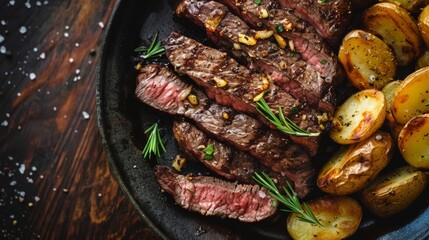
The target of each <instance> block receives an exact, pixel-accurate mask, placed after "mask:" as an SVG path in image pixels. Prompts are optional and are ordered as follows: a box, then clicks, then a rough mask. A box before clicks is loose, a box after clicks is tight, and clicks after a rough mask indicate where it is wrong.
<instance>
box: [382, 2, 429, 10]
mask: <svg viewBox="0 0 429 240" xmlns="http://www.w3.org/2000/svg"><path fill="white" fill-rule="evenodd" d="M381 2H390V3H393V4H396V5H399V6H400V7H401V8H403V9H405V10H407V11H408V12H411V13H415V12H418V11H420V8H421V7H423V6H425V5H426V4H427V0H382V1H381Z"/></svg>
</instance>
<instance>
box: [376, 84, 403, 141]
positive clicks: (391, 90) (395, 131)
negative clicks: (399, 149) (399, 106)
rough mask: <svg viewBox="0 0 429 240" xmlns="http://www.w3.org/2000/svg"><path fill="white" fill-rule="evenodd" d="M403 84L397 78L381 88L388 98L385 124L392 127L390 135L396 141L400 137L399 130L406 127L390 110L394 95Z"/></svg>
mask: <svg viewBox="0 0 429 240" xmlns="http://www.w3.org/2000/svg"><path fill="white" fill-rule="evenodd" d="M400 85H401V81H399V80H396V81H392V82H390V83H388V84H386V86H384V88H383V89H382V90H381V91H382V92H383V94H384V97H385V98H386V106H387V107H386V120H385V125H386V126H387V127H388V128H389V129H390V135H391V136H392V137H393V139H394V141H395V142H396V141H397V140H398V137H399V132H400V131H401V129H402V128H403V127H404V125H403V124H398V123H397V122H396V120H395V118H394V117H393V114H392V111H391V110H390V106H391V105H392V99H393V96H394V95H395V93H396V90H397V89H398V88H399V86H400Z"/></svg>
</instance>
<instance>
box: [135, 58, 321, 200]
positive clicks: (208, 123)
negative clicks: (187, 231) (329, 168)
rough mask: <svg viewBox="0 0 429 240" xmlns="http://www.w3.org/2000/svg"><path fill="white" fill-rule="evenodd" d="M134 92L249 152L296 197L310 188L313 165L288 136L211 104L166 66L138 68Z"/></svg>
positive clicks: (147, 102) (153, 104)
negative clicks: (191, 97)
mask: <svg viewBox="0 0 429 240" xmlns="http://www.w3.org/2000/svg"><path fill="white" fill-rule="evenodd" d="M191 92H192V94H194V95H195V96H197V98H198V104H196V105H193V104H191V103H190V102H189V100H188V99H187V96H188V95H189V94H190V93H191ZM135 95H136V97H137V98H138V99H139V100H140V101H142V102H143V103H145V104H148V105H149V106H151V107H153V108H156V109H158V110H161V111H163V112H166V113H169V114H173V115H180V116H184V117H186V118H188V119H190V120H192V121H194V122H195V123H196V124H197V125H198V127H199V128H200V129H202V130H204V131H205V132H206V133H208V134H210V135H211V136H213V137H216V138H217V139H219V140H220V141H223V142H225V143H228V144H229V145H231V146H234V147H236V148H237V149H239V150H241V151H244V152H248V153H250V154H251V155H252V156H254V157H255V158H256V159H258V161H259V162H260V163H261V164H263V165H265V166H266V167H267V168H269V169H270V170H271V171H272V172H276V173H279V174H281V175H282V176H285V177H286V178H288V179H289V180H290V181H291V182H292V183H293V185H294V188H295V191H296V192H297V193H298V196H299V197H304V196H305V195H306V194H308V193H309V192H310V191H311V189H312V188H313V185H314V176H315V169H314V166H313V164H312V163H311V161H310V158H309V156H308V155H307V154H306V153H305V152H304V151H303V149H302V148H301V147H300V146H298V145H296V144H294V143H293V142H291V141H290V139H289V138H288V136H287V135H284V134H281V133H280V132H278V131H274V130H271V129H269V128H267V127H266V126H264V125H263V124H262V123H260V122H259V121H257V120H256V119H254V118H252V117H250V116H248V115H246V114H243V113H237V112H235V111H234V110H233V109H231V108H229V107H226V106H221V105H218V104H215V103H213V102H212V101H211V100H210V99H208V98H207V96H206V95H205V94H204V93H203V92H201V91H200V90H198V89H192V86H191V85H190V84H187V83H185V82H183V81H182V80H180V79H179V78H178V77H177V76H176V75H175V74H173V73H172V72H171V71H170V70H169V69H168V68H165V67H162V66H159V65H146V66H144V67H143V68H142V69H140V74H139V75H138V76H137V87H136V90H135ZM225 113H227V114H228V118H227V119H226V118H225V117H224V116H225V115H224V114H225ZM280 184H282V185H283V183H280Z"/></svg>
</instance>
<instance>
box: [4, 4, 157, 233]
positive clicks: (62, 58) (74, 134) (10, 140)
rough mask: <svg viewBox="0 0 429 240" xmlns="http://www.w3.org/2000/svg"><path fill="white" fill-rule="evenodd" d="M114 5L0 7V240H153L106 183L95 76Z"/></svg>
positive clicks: (110, 180)
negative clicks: (96, 101)
mask: <svg viewBox="0 0 429 240" xmlns="http://www.w3.org/2000/svg"><path fill="white" fill-rule="evenodd" d="M115 3H116V2H115V1H108V0H93V1H89V0H73V1H71V0H68V1H52V0H48V1H46V0H40V1H36V0H25V1H24V0H21V1H14V0H3V1H0V239H121V238H126V239H155V238H156V236H154V234H153V232H152V231H151V230H150V229H148V228H147V227H146V226H145V225H144V223H143V221H142V220H141V218H140V217H139V216H138V215H137V213H136V212H135V211H134V209H133V208H132V207H131V205H130V204H129V203H128V201H127V199H126V198H125V196H124V195H123V194H122V193H121V190H120V189H119V187H118V184H117V183H116V181H115V180H114V179H113V177H112V176H111V174H110V171H109V166H108V162H107V157H106V154H105V152H104V150H103V147H102V144H101V139H100V135H99V131H98V126H97V115H96V105H95V88H96V66H97V62H98V60H99V57H100V56H99V49H100V45H101V42H102V37H103V35H104V32H105V28H104V26H105V25H106V24H107V22H108V19H109V17H110V15H111V13H112V11H113V8H114V5H115Z"/></svg>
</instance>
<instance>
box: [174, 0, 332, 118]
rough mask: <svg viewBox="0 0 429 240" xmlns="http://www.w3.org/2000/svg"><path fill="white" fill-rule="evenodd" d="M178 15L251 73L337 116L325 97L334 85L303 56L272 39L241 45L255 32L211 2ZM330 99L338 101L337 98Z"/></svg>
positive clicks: (196, 1)
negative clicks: (259, 72) (259, 73)
mask: <svg viewBox="0 0 429 240" xmlns="http://www.w3.org/2000/svg"><path fill="white" fill-rule="evenodd" d="M176 14H177V15H179V16H182V17H185V18H187V19H190V20H191V21H192V22H194V23H195V24H196V25H198V26H201V27H204V28H205V29H206V32H207V35H208V37H209V38H210V39H211V40H212V41H213V42H214V43H216V44H217V45H218V46H220V47H222V48H224V49H231V50H232V51H231V52H232V53H233V54H234V55H235V56H236V57H238V58H244V59H245V60H246V61H247V65H248V67H249V68H250V69H256V70H262V71H263V72H264V73H266V74H267V75H269V76H270V77H271V79H272V80H273V81H274V82H275V84H276V85H278V86H280V88H281V89H283V90H284V91H286V92H287V93H289V94H290V95H292V96H293V97H294V98H295V99H297V100H298V101H300V102H301V103H302V104H307V103H309V104H310V105H311V106H312V107H314V108H316V109H320V111H321V112H326V113H327V114H328V115H329V116H331V115H332V114H333V111H334V109H335V102H323V100H324V95H326V94H330V91H329V88H332V84H330V83H327V82H325V80H324V78H322V76H321V75H320V73H319V72H317V71H316V70H315V69H314V68H313V67H312V66H311V65H309V64H307V63H306V62H305V61H303V60H302V59H301V57H300V56H299V54H295V52H292V51H290V50H289V49H288V48H286V49H281V48H280V47H279V46H278V44H275V43H273V42H271V41H269V40H268V39H258V40H257V42H256V43H255V44H254V45H246V44H240V43H239V40H238V39H239V35H240V34H243V35H246V36H254V35H255V31H253V30H252V29H250V27H249V26H248V25H247V24H246V23H245V22H244V21H243V20H241V19H240V18H239V17H237V16H235V15H234V14H232V13H230V12H229V10H228V8H227V7H226V6H224V5H222V4H220V3H218V2H214V1H209V0H183V1H181V2H180V3H179V5H178V6H177V8H176ZM328 99H333V100H335V97H334V96H332V97H329V98H328Z"/></svg>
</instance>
